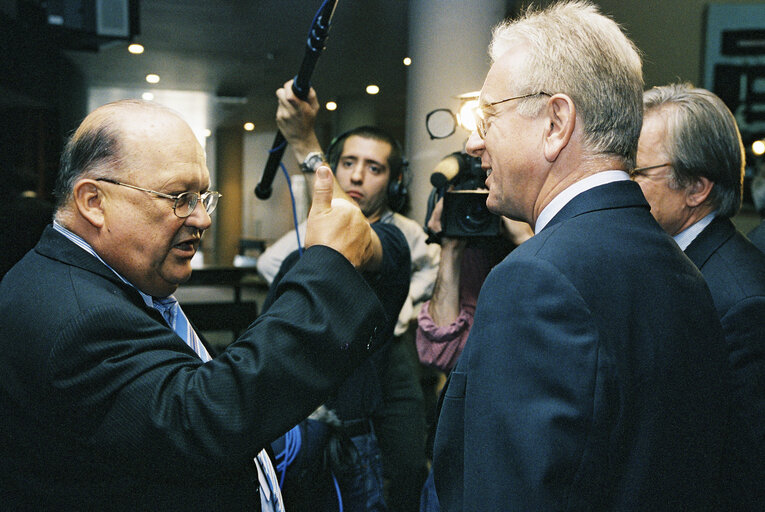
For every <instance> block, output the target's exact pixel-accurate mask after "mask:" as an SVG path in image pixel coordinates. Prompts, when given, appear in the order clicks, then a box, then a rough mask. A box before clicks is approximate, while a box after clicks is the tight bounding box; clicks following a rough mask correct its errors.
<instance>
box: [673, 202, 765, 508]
mask: <svg viewBox="0 0 765 512" xmlns="http://www.w3.org/2000/svg"><path fill="white" fill-rule="evenodd" d="M685 254H687V255H688V257H689V258H690V259H691V261H693V263H694V264H695V265H696V266H697V267H698V268H699V270H701V273H702V274H703V275H704V279H706V281H707V284H708V285H709V290H710V291H711V292H712V298H713V299H714V302H715V307H716V308H717V312H718V314H719V315H720V321H721V322H722V327H723V332H724V333H725V341H726V343H727V346H728V360H729V364H730V367H731V369H732V373H733V387H734V393H735V396H736V408H737V411H738V413H739V416H740V417H741V419H742V420H743V425H742V428H743V429H744V432H742V433H741V435H742V437H743V438H744V439H745V445H744V447H743V455H744V456H745V457H746V458H748V459H749V464H744V465H743V466H742V467H744V468H747V469H744V470H743V471H742V473H743V474H744V475H751V476H752V477H753V478H751V479H750V483H749V484H748V485H747V490H751V491H756V496H755V497H754V498H753V499H755V500H756V502H757V504H758V505H759V506H757V507H756V508H755V510H765V254H763V253H762V252H760V251H759V250H758V249H757V247H755V246H754V245H753V244H752V243H751V242H750V241H749V240H747V239H746V237H744V235H742V234H741V233H739V232H738V230H736V227H735V226H734V225H733V223H732V222H731V221H730V220H728V219H722V218H719V217H716V218H715V219H714V220H713V221H712V222H711V223H710V224H709V225H708V226H707V227H706V228H704V230H703V231H702V232H701V233H700V234H699V236H698V237H696V239H695V240H694V241H693V242H691V244H690V245H689V246H688V247H687V248H686V250H685ZM742 492H745V491H742ZM745 493H746V494H749V493H747V492H745Z"/></svg>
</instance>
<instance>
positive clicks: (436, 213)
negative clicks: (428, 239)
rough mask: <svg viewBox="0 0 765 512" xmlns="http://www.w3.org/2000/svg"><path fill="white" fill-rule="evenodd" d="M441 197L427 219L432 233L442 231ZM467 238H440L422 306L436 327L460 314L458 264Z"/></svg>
mask: <svg viewBox="0 0 765 512" xmlns="http://www.w3.org/2000/svg"><path fill="white" fill-rule="evenodd" d="M443 210H444V200H443V198H441V199H439V200H438V202H437V203H436V205H435V207H434V208H433V214H432V215H431V217H430V220H429V221H428V228H429V229H430V230H431V231H433V232H434V233H440V232H441V214H442V213H443ZM465 245H466V241H465V240H464V239H463V240H460V239H456V238H447V237H443V238H442V240H441V262H440V263H439V265H438V274H437V275H436V284H435V287H434V289H433V296H432V297H431V298H430V301H429V302H428V303H426V304H425V305H426V306H427V308H428V313H429V314H430V317H431V318H432V319H433V323H435V324H436V325H438V326H445V325H449V324H451V323H452V322H454V321H455V320H456V319H457V317H458V316H459V314H460V290H459V288H460V266H461V264H462V255H463V253H464V251H465Z"/></svg>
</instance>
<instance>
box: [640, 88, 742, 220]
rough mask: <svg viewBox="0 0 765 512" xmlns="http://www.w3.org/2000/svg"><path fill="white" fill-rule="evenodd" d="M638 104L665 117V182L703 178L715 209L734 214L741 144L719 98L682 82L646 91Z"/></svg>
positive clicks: (681, 184) (673, 183)
mask: <svg viewBox="0 0 765 512" xmlns="http://www.w3.org/2000/svg"><path fill="white" fill-rule="evenodd" d="M643 106H644V109H645V113H644V115H648V114H650V113H652V112H661V113H662V114H663V115H664V116H665V117H666V119H667V138H668V140H667V150H668V152H669V155H670V159H671V160H672V169H673V170H672V180H671V181H670V186H673V187H674V188H685V187H687V186H689V185H691V184H692V183H693V182H694V181H695V180H696V179H697V178H700V177H704V178H707V179H709V180H710V181H712V182H713V183H714V187H712V191H711V192H710V194H709V198H708V199H707V200H708V201H709V202H710V203H711V204H712V205H714V207H715V209H716V210H717V214H718V215H719V216H720V217H724V218H730V217H733V216H734V215H736V213H738V211H739V209H740V208H741V196H742V190H743V186H744V165H745V160H744V159H745V157H744V144H743V143H742V141H741V134H740V133H739V131H738V126H737V125H736V119H735V118H734V117H733V114H732V113H731V111H730V110H729V109H728V107H727V106H726V105H725V103H724V102H723V101H722V100H721V99H720V98H719V97H717V96H716V95H715V94H713V93H711V92H709V91H707V90H706V89H699V88H694V87H693V85H691V84H689V83H682V84H670V85H666V86H662V87H654V88H653V89H650V90H648V91H646V92H645V94H644V95H643Z"/></svg>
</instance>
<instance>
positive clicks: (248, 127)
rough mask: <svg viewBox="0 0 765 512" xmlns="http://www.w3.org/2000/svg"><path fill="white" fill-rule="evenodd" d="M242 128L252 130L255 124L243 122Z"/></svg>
mask: <svg viewBox="0 0 765 512" xmlns="http://www.w3.org/2000/svg"><path fill="white" fill-rule="evenodd" d="M244 129H245V130H247V131H248V132H251V131H252V130H254V129H255V124H254V123H250V122H247V123H244Z"/></svg>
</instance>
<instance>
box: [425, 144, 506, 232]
mask: <svg viewBox="0 0 765 512" xmlns="http://www.w3.org/2000/svg"><path fill="white" fill-rule="evenodd" d="M485 178H486V173H485V171H484V170H483V169H481V160H480V159H479V158H476V157H472V156H470V155H468V154H467V153H464V152H455V153H452V154H450V155H448V156H447V157H445V158H444V159H443V160H442V161H441V163H439V165H438V166H437V167H436V171H435V172H434V173H433V174H432V175H431V177H430V182H431V184H432V185H433V186H434V187H435V190H434V194H432V197H434V199H435V200H434V201H433V202H434V203H435V201H437V200H438V198H440V197H443V198H444V208H443V213H442V214H441V227H442V231H441V236H447V237H450V238H478V237H495V236H499V233H500V218H499V216H498V215H495V214H493V213H491V212H490V211H489V210H488V208H487V207H486V198H487V197H488V195H489V191H488V190H487V189H486V187H485V186H484V180H485ZM429 218H430V212H429V213H428V219H426V220H425V224H426V225H427V222H428V220H429Z"/></svg>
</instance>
